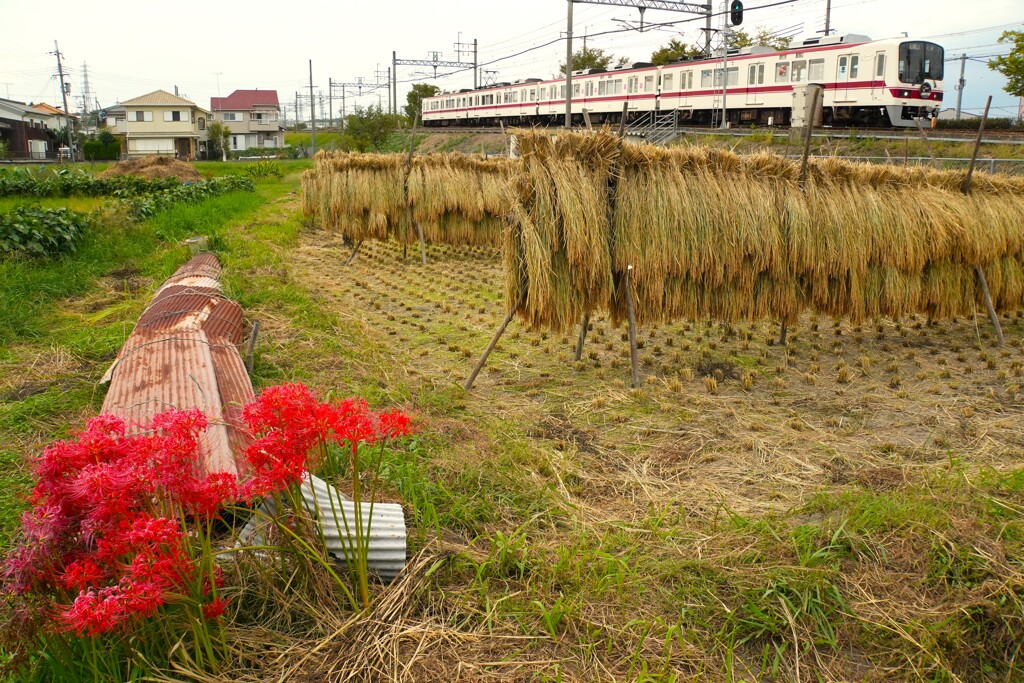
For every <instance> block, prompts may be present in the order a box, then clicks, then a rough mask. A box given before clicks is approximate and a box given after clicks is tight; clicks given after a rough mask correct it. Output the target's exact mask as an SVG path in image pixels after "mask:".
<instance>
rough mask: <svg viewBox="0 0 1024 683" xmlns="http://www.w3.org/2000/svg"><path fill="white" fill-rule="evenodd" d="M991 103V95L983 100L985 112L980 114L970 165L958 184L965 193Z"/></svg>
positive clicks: (976, 158) (972, 171)
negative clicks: (961, 181)
mask: <svg viewBox="0 0 1024 683" xmlns="http://www.w3.org/2000/svg"><path fill="white" fill-rule="evenodd" d="M991 105H992V96H991V95H989V96H988V101H986V102H985V113H984V114H982V115H981V123H979V124H978V137H976V138H974V152H973V153H972V154H971V165H970V166H968V167H967V175H966V176H965V177H964V182H963V184H962V185H960V191H961V192H963V193H964V194H967V193H968V192H970V191H971V177H972V176H974V164H975V163H977V161H978V149H979V148H981V136H982V134H984V132H985V122H986V121H988V108H989V107H990V106H991Z"/></svg>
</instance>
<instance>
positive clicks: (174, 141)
mask: <svg viewBox="0 0 1024 683" xmlns="http://www.w3.org/2000/svg"><path fill="white" fill-rule="evenodd" d="M209 118H210V112H208V111H206V110H205V109H203V108H202V107H200V106H198V105H197V104H196V103H195V102H192V101H191V100H186V99H185V98H184V97H179V96H178V95H172V94H171V93H169V92H167V91H166V90H154V91H153V92H151V93H147V94H145V95H141V96H139V97H135V98H133V99H130V100H125V101H124V102H121V103H120V104H119V105H117V106H116V107H112V108H110V109H108V110H107V130H109V131H110V132H111V133H112V134H114V135H116V136H119V137H121V138H123V139H124V144H122V145H121V149H122V150H125V153H126V154H127V155H128V157H137V156H147V155H151V154H163V155H168V156H175V157H178V158H179V159H197V158H200V157H204V156H205V155H206V141H207V134H206V122H207V121H208V120H209Z"/></svg>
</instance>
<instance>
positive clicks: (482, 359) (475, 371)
mask: <svg viewBox="0 0 1024 683" xmlns="http://www.w3.org/2000/svg"><path fill="white" fill-rule="evenodd" d="M515 314H516V312H515V310H511V311H509V312H508V315H506V316H505V322H503V323H501V327H499V328H498V331H497V332H495V333H494V337H493V338H492V339H491V343H490V344H488V345H487V349H486V350H484V355H482V356H480V360H479V361H477V364H476V367H474V368H473V372H471V373H470V374H469V378H468V379H467V380H466V383H465V384H463V385H462V388H463V389H465V390H466V391H469V390H470V389H472V388H473V382H475V381H476V376H477V375H479V374H480V371H481V370H482V369H483V367H484V364H485V363H486V362H487V358H488V356H490V355H491V351H493V350H494V347H495V346H497V344H498V340H499V339H501V335H503V334H505V328H506V327H508V324H509V323H510V322H512V316H514V315H515Z"/></svg>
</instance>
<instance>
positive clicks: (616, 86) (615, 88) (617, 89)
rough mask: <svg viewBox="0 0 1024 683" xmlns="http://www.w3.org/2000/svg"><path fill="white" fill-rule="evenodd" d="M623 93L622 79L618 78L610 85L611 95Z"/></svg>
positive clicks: (609, 91)
mask: <svg viewBox="0 0 1024 683" xmlns="http://www.w3.org/2000/svg"><path fill="white" fill-rule="evenodd" d="M621 93H622V79H621V78H617V79H615V80H614V81H612V82H611V83H610V84H609V85H608V94H609V95H619V94H621Z"/></svg>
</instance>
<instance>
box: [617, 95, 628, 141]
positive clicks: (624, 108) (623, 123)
mask: <svg viewBox="0 0 1024 683" xmlns="http://www.w3.org/2000/svg"><path fill="white" fill-rule="evenodd" d="M628 112H629V102H623V103H622V118H621V119H619V137H620V138H621V137H622V136H623V135H625V134H626V114H627V113H628Z"/></svg>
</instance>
